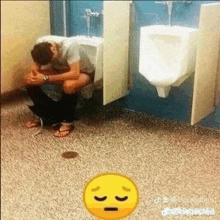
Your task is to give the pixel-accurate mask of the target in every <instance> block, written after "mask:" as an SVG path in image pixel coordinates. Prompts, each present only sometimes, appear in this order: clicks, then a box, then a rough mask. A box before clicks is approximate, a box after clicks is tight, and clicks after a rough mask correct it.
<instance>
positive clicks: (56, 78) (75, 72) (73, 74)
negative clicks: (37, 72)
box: [45, 62, 80, 83]
mask: <svg viewBox="0 0 220 220" xmlns="http://www.w3.org/2000/svg"><path fill="white" fill-rule="evenodd" d="M45 74H47V73H45ZM79 75H80V63H79V62H77V63H75V64H74V65H72V66H70V71H69V72H66V73H62V74H50V73H49V74H48V76H49V81H48V82H49V83H60V82H64V81H66V80H77V79H79Z"/></svg>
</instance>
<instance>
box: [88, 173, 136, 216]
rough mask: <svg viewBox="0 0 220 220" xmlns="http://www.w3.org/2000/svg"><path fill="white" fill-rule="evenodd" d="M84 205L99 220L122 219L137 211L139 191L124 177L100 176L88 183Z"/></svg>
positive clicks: (114, 175)
mask: <svg viewBox="0 0 220 220" xmlns="http://www.w3.org/2000/svg"><path fill="white" fill-rule="evenodd" d="M84 204H85V206H86V208H87V209H88V211H89V212H90V213H91V214H92V215H94V216H96V217H98V218H101V219H122V218H125V217H127V216H128V215H130V214H131V213H132V212H133V211H134V210H135V208H136V206H137V204H138V190H137V187H136V185H135V184H134V183H133V181H132V180H130V179H129V178H127V177H125V176H123V175H119V174H113V173H110V174H108V173H107V174H103V175H99V176H97V177H95V178H93V179H91V180H90V181H89V182H88V183H87V185H86V187H85V190H84Z"/></svg>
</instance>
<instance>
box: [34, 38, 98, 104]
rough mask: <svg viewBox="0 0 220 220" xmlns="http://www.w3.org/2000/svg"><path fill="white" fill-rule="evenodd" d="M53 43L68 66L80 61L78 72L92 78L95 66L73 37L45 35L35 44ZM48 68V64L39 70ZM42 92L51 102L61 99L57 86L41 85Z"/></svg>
mask: <svg viewBox="0 0 220 220" xmlns="http://www.w3.org/2000/svg"><path fill="white" fill-rule="evenodd" d="M51 41H53V42H55V43H57V44H59V45H60V47H61V53H62V54H61V57H62V58H66V59H67V62H68V64H69V65H70V66H72V65H74V63H76V62H79V61H80V72H83V73H87V74H88V75H90V76H93V74H94V72H95V66H94V65H93V64H92V62H91V61H90V59H89V56H88V54H87V52H86V51H85V50H84V48H83V47H82V46H81V45H80V44H79V43H78V42H77V39H76V38H75V37H62V36H55V35H47V36H43V37H40V38H39V39H38V40H37V41H36V44H37V43H42V42H51ZM49 67H50V64H48V65H45V66H41V69H44V70H45V69H47V68H49ZM41 88H42V90H43V91H44V92H45V93H46V94H47V95H48V96H49V97H50V98H52V99H53V100H55V101H58V100H59V99H60V98H61V94H62V92H61V90H62V89H61V87H60V86H59V85H54V84H53V85H52V84H43V85H42V86H41Z"/></svg>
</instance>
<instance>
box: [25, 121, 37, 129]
mask: <svg viewBox="0 0 220 220" xmlns="http://www.w3.org/2000/svg"><path fill="white" fill-rule="evenodd" d="M39 125H40V120H39V119H34V120H29V121H27V122H26V123H25V126H26V127H27V128H35V127H38V126H39Z"/></svg>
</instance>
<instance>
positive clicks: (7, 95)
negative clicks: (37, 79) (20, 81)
mask: <svg viewBox="0 0 220 220" xmlns="http://www.w3.org/2000/svg"><path fill="white" fill-rule="evenodd" d="M24 98H27V92H26V91H25V90H22V89H16V90H13V91H9V92H4V93H2V94H1V104H4V103H7V102H14V101H18V100H20V99H24Z"/></svg>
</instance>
